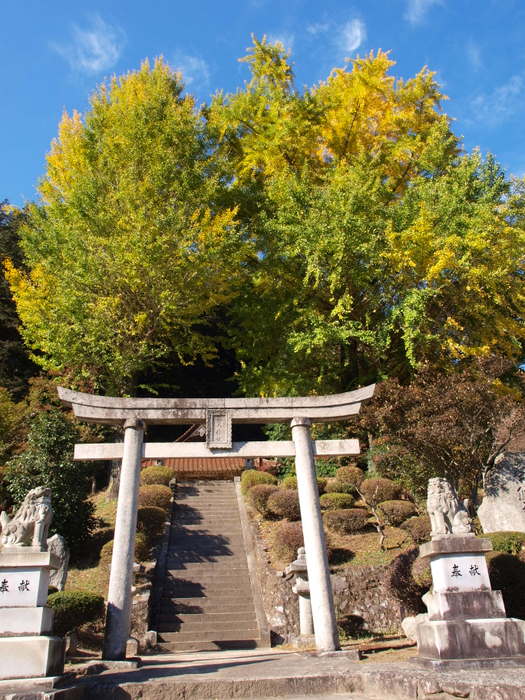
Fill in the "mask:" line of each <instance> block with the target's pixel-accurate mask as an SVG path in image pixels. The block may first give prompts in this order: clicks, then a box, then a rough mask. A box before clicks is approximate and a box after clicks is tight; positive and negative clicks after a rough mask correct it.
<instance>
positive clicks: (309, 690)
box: [0, 650, 525, 700]
mask: <svg viewBox="0 0 525 700" xmlns="http://www.w3.org/2000/svg"><path fill="white" fill-rule="evenodd" d="M78 670H81V669H80V668H78ZM83 670H84V672H85V671H86V667H84V669H83ZM91 670H92V672H94V673H93V675H84V676H83V677H80V678H77V679H76V680H75V681H74V682H72V681H71V680H70V681H68V682H66V683H62V684H61V685H59V686H58V687H57V688H55V689H54V690H47V691H37V692H33V693H29V688H27V689H26V691H25V692H24V691H23V690H22V689H19V690H18V692H17V694H16V695H12V694H11V695H10V694H9V692H8V689H7V688H6V687H5V686H4V688H3V689H2V688H1V687H0V698H12V699H13V700H14V698H16V700H22V699H25V700H51V699H53V700H77V699H78V700H91V699H93V700H99V699H101V700H102V699H111V700H113V699H114V700H117V698H118V700H121V699H122V700H123V699H126V700H135V699H136V700H138V699H140V700H149V699H150V698H151V700H153V699H154V700H168V699H169V700H173V699H175V700H199V699H200V700H204V699H208V700H212V699H213V698H215V699H220V700H222V699H223V698H236V699H237V700H239V699H240V698H250V700H263V699H264V700H267V699H268V698H276V697H286V698H289V700H294V699H295V700H299V698H303V699H306V698H309V699H313V698H324V699H325V700H336V699H337V698H339V699H340V700H341V699H342V698H346V699H348V700H387V699H388V700H408V699H409V698H410V699H416V698H417V700H457V698H468V700H525V666H523V667H514V668H499V669H492V670H486V669H484V670H470V671H455V672H450V671H447V672H440V673H438V672H435V671H429V670H426V669H421V668H418V667H417V666H415V665H414V664H413V663H411V662H410V661H395V662H392V663H388V662H376V661H370V662H367V663H362V662H360V661H353V660H351V659H350V658H349V657H348V655H345V654H340V655H331V656H324V657H323V656H315V655H309V654H300V653H296V652H283V651H280V650H264V651H262V650H250V651H241V652H239V651H222V652H201V653H191V654H190V653H188V654H178V655H177V656H176V657H174V656H162V657H161V656H155V657H144V658H143V665H142V666H141V667H139V668H136V669H132V668H128V669H122V668H108V669H106V670H104V669H101V667H100V665H99V666H98V667H96V666H94V667H92V669H91ZM100 671H102V672H100Z"/></svg>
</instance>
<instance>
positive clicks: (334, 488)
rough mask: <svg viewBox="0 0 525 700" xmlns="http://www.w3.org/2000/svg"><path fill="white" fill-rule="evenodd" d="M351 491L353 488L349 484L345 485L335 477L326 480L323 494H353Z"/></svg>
mask: <svg viewBox="0 0 525 700" xmlns="http://www.w3.org/2000/svg"><path fill="white" fill-rule="evenodd" d="M353 491H354V487H353V486H352V485H351V484H345V483H343V482H342V481H339V479H336V478H335V477H333V478H332V479H328V481H327V484H326V487H325V493H353Z"/></svg>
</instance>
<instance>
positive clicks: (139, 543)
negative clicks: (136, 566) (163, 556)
mask: <svg viewBox="0 0 525 700" xmlns="http://www.w3.org/2000/svg"><path fill="white" fill-rule="evenodd" d="M113 543H114V540H110V541H109V542H106V544H105V545H104V546H103V547H102V549H101V550H100V561H101V562H102V563H103V564H107V565H109V563H110V561H111V557H112V556H113ZM149 555H150V545H149V543H148V538H147V537H146V535H145V534H144V533H143V532H137V533H136V534H135V561H147V559H148V557H149Z"/></svg>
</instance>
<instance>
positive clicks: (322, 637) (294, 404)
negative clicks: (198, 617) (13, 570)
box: [58, 385, 375, 659]
mask: <svg viewBox="0 0 525 700" xmlns="http://www.w3.org/2000/svg"><path fill="white" fill-rule="evenodd" d="M374 388H375V387H374V385H370V386H366V387H363V388H361V389H357V390H355V391H349V392H345V393H342V394H331V395H328V396H303V397H296V396H294V397H281V398H246V399H241V398H226V399H159V398H117V397H112V396H96V395H92V394H85V393H81V392H77V391H71V390H69V389H65V388H63V387H59V389H58V393H59V396H60V398H61V399H62V401H63V402H64V403H65V404H67V405H68V406H71V407H72V409H73V412H74V414H75V416H76V417H77V418H78V419H80V420H84V421H87V422H91V423H102V424H110V425H122V426H123V428H124V442H123V443H116V444H101V443H96V444H79V445H75V459H76V460H92V459H99V460H100V459H102V460H108V459H121V460H122V467H121V473H120V486H119V494H118V503H117V517H116V523H115V537H114V547H113V557H112V561H111V572H110V580H109V590H108V612H107V619H106V634H105V640H104V658H106V659H123V658H125V655H126V642H127V639H128V636H129V630H130V612H131V586H132V578H133V557H134V549H135V530H136V526H137V499H138V489H139V477H140V466H141V461H142V459H143V458H144V457H146V458H156V457H159V458H166V457H188V456H191V457H227V456H232V455H234V456H241V457H264V456H272V457H284V456H290V457H291V456H295V463H296V473H297V488H298V492H299V504H300V509H301V521H302V528H303V535H304V546H305V550H306V559H307V566H308V579H309V581H310V598H311V602H312V617H313V622H314V632H315V640H316V646H317V648H318V650H319V651H333V650H335V649H338V648H339V641H338V634H337V625H336V619H335V609H334V601H333V593H332V586H331V582H330V571H329V568H328V557H327V552H326V542H325V536H324V530H323V521H322V517H321V508H320V505H319V493H318V489H317V481H316V472H315V457H316V456H324V455H332V456H334V455H357V454H359V453H360V449H359V441H358V440H316V441H313V440H312V438H311V435H310V425H311V423H312V422H314V423H323V422H331V421H339V420H344V419H347V418H349V417H351V416H353V415H356V414H357V413H359V410H360V408H361V402H362V401H364V400H366V399H369V398H371V397H372V396H373V393H374ZM278 422H289V423H290V425H291V428H292V440H291V441H267V442H257V441H253V442H233V440H232V425H233V424H234V423H278ZM192 423H206V442H205V443H177V442H171V443H156V442H152V443H144V428H145V426H146V425H147V424H185V425H188V424H192Z"/></svg>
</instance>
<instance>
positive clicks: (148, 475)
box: [140, 467, 173, 486]
mask: <svg viewBox="0 0 525 700" xmlns="http://www.w3.org/2000/svg"><path fill="white" fill-rule="evenodd" d="M172 479H173V472H172V470H171V469H168V467H145V468H144V469H143V470H142V471H141V472H140V483H141V484H143V485H144V486H146V485H149V484H163V485H164V486H169V483H170V481H171V480H172Z"/></svg>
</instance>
